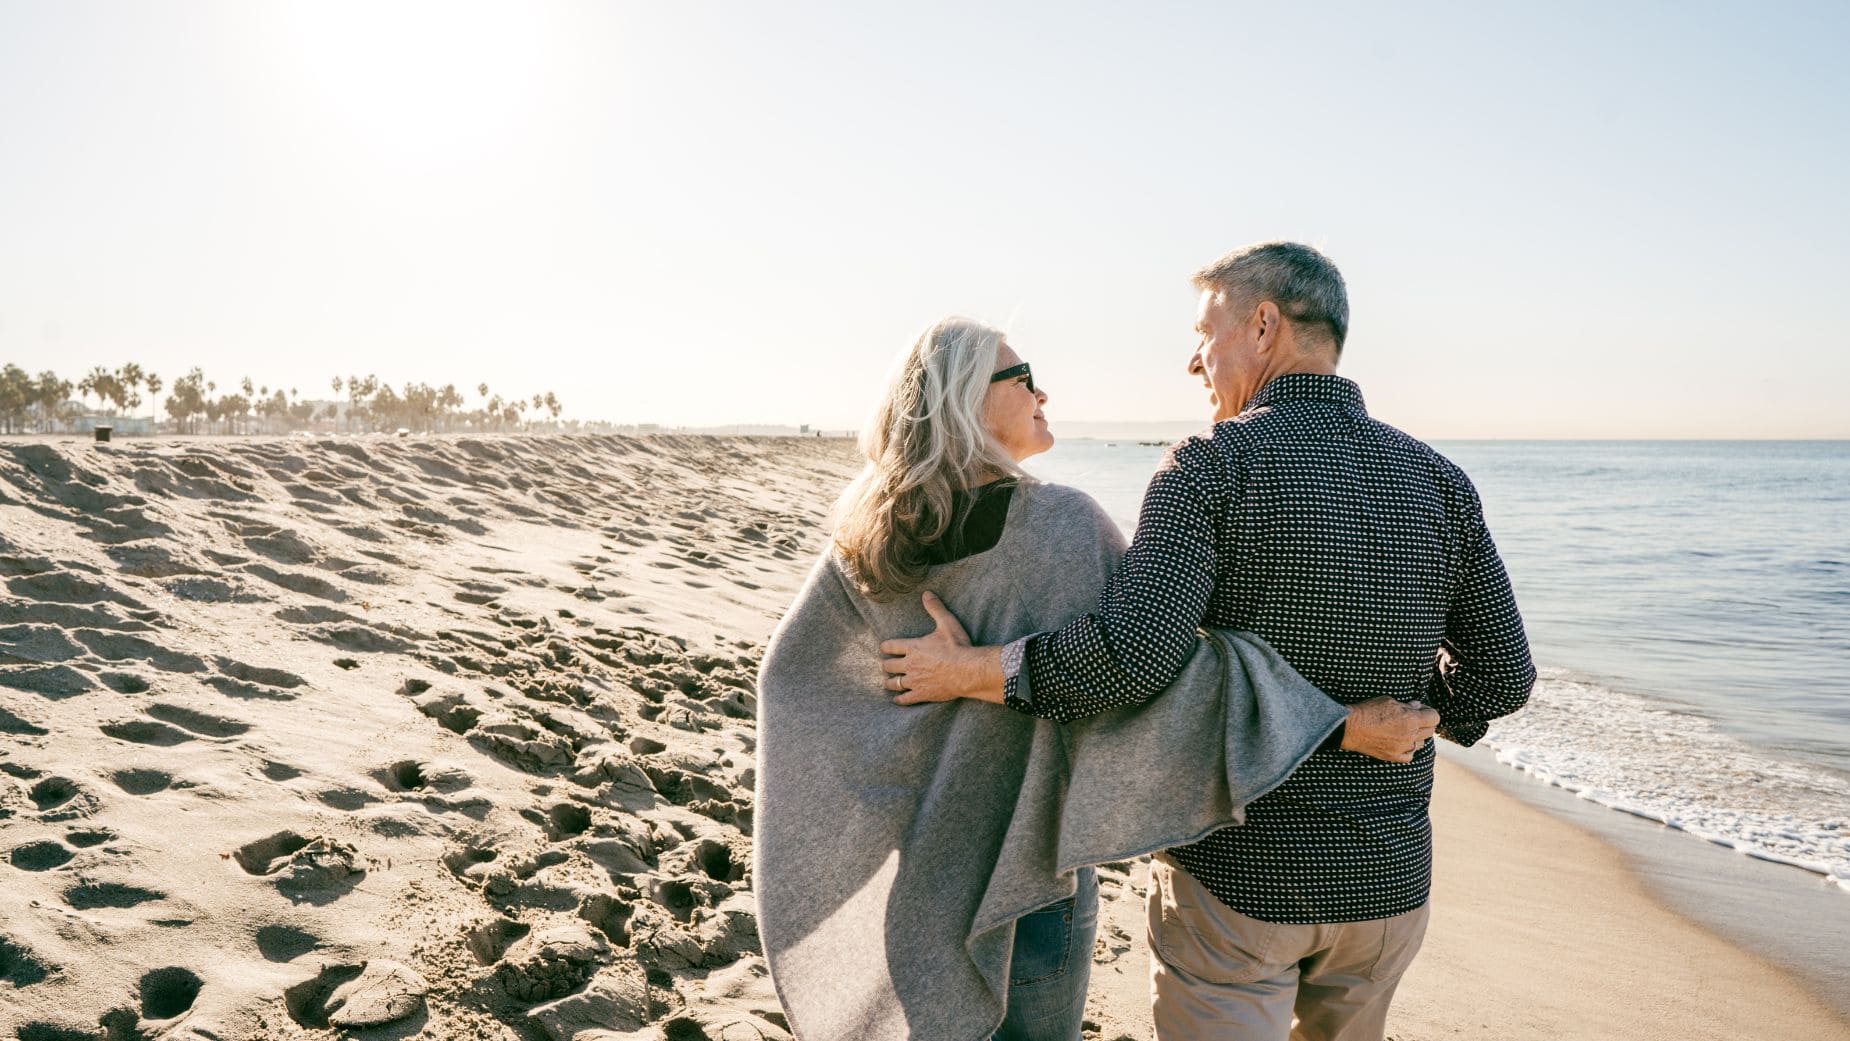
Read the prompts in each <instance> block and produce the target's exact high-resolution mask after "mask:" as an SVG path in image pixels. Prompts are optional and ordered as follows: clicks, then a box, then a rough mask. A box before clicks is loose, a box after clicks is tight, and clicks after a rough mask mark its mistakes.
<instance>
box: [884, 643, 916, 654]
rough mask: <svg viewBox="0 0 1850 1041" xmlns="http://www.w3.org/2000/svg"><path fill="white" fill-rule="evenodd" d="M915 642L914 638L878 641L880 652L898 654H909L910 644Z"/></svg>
mask: <svg viewBox="0 0 1850 1041" xmlns="http://www.w3.org/2000/svg"><path fill="white" fill-rule="evenodd" d="M916 642H917V641H916V640H882V641H880V653H881V654H898V655H906V654H911V653H912V645H913V644H914V643H916Z"/></svg>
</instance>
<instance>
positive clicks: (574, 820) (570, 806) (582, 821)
mask: <svg viewBox="0 0 1850 1041" xmlns="http://www.w3.org/2000/svg"><path fill="white" fill-rule="evenodd" d="M529 814H530V815H531V816H532V818H534V819H535V823H539V824H540V826H541V827H543V828H545V829H546V837H547V838H548V839H551V840H552V841H554V842H563V841H565V840H566V839H570V838H575V837H577V836H579V835H583V834H584V833H585V832H587V831H589V830H591V811H590V810H589V809H587V808H586V807H584V806H581V805H579V804H578V803H575V802H562V803H559V804H558V805H556V806H551V807H548V808H547V810H546V813H545V815H544V816H543V817H542V816H541V815H540V814H538V813H537V812H535V811H532V810H527V811H525V812H524V813H523V814H522V816H527V815H529Z"/></svg>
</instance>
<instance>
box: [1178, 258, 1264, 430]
mask: <svg viewBox="0 0 1850 1041" xmlns="http://www.w3.org/2000/svg"><path fill="white" fill-rule="evenodd" d="M1246 317H1250V315H1248V316H1246ZM1254 332H1255V327H1254V325H1253V323H1252V322H1249V321H1246V320H1244V319H1243V318H1240V317H1236V316H1235V315H1234V313H1233V311H1232V310H1231V309H1230V308H1229V307H1228V306H1227V304H1226V302H1225V301H1224V300H1223V299H1222V298H1221V294H1220V293H1219V292H1218V291H1216V290H1214V289H1203V290H1202V291H1201V301H1200V303H1199V304H1198V306H1197V307H1196V309H1195V335H1196V337H1197V339H1196V343H1195V353H1194V354H1192V355H1190V356H1189V359H1188V371H1189V375H1191V376H1199V377H1200V378H1201V381H1202V382H1203V383H1204V384H1206V385H1207V387H1208V401H1209V403H1210V404H1211V405H1212V406H1213V407H1214V422H1216V423H1218V422H1220V421H1221V420H1223V419H1231V418H1233V417H1234V416H1237V415H1239V414H1240V408H1241V407H1242V406H1244V405H1245V404H1246V402H1247V400H1248V399H1249V398H1251V397H1252V396H1253V394H1254V393H1256V392H1257V391H1258V390H1259V388H1258V387H1257V386H1256V385H1255V384H1256V383H1257V377H1258V375H1259V371H1260V367H1259V354H1258V351H1257V350H1255V347H1256V346H1257V338H1256V337H1255V336H1254V335H1253V334H1254Z"/></svg>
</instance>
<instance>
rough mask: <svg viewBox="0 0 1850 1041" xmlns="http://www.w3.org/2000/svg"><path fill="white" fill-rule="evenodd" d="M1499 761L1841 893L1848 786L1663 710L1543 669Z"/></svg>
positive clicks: (1846, 880) (1500, 727) (1846, 780)
mask: <svg viewBox="0 0 1850 1041" xmlns="http://www.w3.org/2000/svg"><path fill="white" fill-rule="evenodd" d="M1487 742H1488V743H1489V744H1490V746H1491V747H1492V748H1493V749H1495V750H1496V755H1497V759H1498V761H1500V762H1502V763H1505V764H1507V765H1509V766H1512V767H1515V768H1516V769H1518V770H1521V771H1523V772H1525V773H1527V774H1529V775H1530V776H1532V777H1534V778H1536V779H1537V780H1540V781H1544V782H1546V783H1548V784H1551V785H1554V786H1556V787H1559V788H1564V789H1566V790H1568V791H1570V792H1573V793H1574V794H1575V795H1577V796H1579V797H1580V798H1582V799H1587V800H1589V801H1591V802H1594V803H1597V804H1599V805H1601V806H1606V807H1610V808H1611V809H1615V810H1619V811H1621V812H1624V813H1629V814H1632V815H1634V816H1638V817H1643V818H1645V819H1647V820H1653V821H1657V822H1659V823H1662V824H1664V825H1666V826H1668V827H1671V828H1675V829H1678V830H1680V831H1684V832H1688V833H1689V834H1691V835H1694V836H1697V837H1699V838H1702V839H1706V840H1708V841H1709V842H1713V843H1716V844H1718V845H1721V846H1726V847H1728V848H1730V849H1734V850H1736V851H1738V852H1740V853H1743V854H1745V855H1747V856H1751V857H1757V858H1760V859H1762V860H1769V861H1774V862H1777V863H1781V864H1789V865H1792V866H1793V867H1798V868H1803V869H1805V870H1807V871H1812V872H1816V873H1817V874H1819V875H1822V876H1824V877H1825V878H1826V879H1828V880H1829V881H1830V882H1831V883H1832V884H1833V885H1835V886H1837V887H1839V888H1841V889H1843V890H1844V891H1846V892H1850V777H1845V776H1843V775H1840V774H1836V773H1832V772H1829V771H1826V770H1823V769H1819V768H1816V767H1812V766H1808V765H1803V764H1799V763H1792V762H1787V761H1783V760H1780V759H1778V758H1775V757H1773V756H1772V755H1770V754H1768V753H1766V752H1763V751H1761V750H1759V749H1756V748H1754V747H1752V746H1750V745H1748V744H1745V743H1744V742H1742V741H1740V740H1738V739H1736V738H1734V737H1733V736H1731V735H1728V734H1726V733H1723V732H1721V731H1720V730H1718V729H1717V728H1716V727H1715V725H1714V724H1713V723H1711V722H1710V721H1709V720H1707V719H1704V718H1702V717H1700V716H1696V715H1692V714H1690V713H1689V712H1687V711H1678V710H1677V709H1676V708H1674V707H1672V706H1669V705H1667V704H1666V703H1664V702H1661V701H1656V700H1653V699H1649V698H1645V697H1641V696H1639V695H1636V694H1629V693H1625V692H1622V691H1616V690H1612V689H1610V688H1609V687H1606V686H1603V685H1601V684H1599V683H1596V682H1592V681H1590V680H1587V679H1584V678H1579V677H1576V676H1574V675H1572V674H1570V673H1568V672H1565V671H1564V670H1560V669H1543V670H1542V673H1541V681H1540V682H1539V683H1538V684H1537V686H1536V689H1535V694H1534V696H1533V697H1532V698H1531V700H1530V703H1529V706H1528V707H1527V708H1526V709H1524V710H1523V711H1521V712H1519V713H1517V714H1516V715H1514V716H1511V717H1509V718H1507V719H1501V720H1498V721H1497V722H1496V723H1495V724H1493V725H1492V727H1491V730H1490V735H1489V737H1488V738H1487Z"/></svg>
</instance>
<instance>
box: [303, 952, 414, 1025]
mask: <svg viewBox="0 0 1850 1041" xmlns="http://www.w3.org/2000/svg"><path fill="white" fill-rule="evenodd" d="M429 990H430V983H429V981H427V980H425V979H424V977H423V976H422V975H420V974H419V973H418V972H417V971H416V970H415V969H412V968H410V967H408V966H405V965H400V964H399V963H397V962H394V961H386V960H384V959H374V960H372V961H369V962H366V963H364V964H362V965H327V966H323V967H322V969H321V971H320V972H318V973H316V974H315V976H314V978H312V979H308V980H304V981H303V982H301V983H298V984H296V985H295V986H293V987H290V988H289V989H287V990H285V991H283V1007H284V1008H285V1009H287V1010H288V1012H289V1018H291V1019H293V1020H295V1021H296V1022H297V1023H299V1024H301V1025H302V1026H305V1027H310V1028H313V1029H322V1028H326V1027H336V1028H349V1029H357V1028H365V1027H377V1026H384V1025H386V1024H388V1023H396V1022H398V1021H399V1020H402V1019H408V1018H410V1017H412V1016H416V1015H418V1014H419V1013H421V1012H423V1010H424V995H425V994H427V993H428V992H429Z"/></svg>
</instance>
